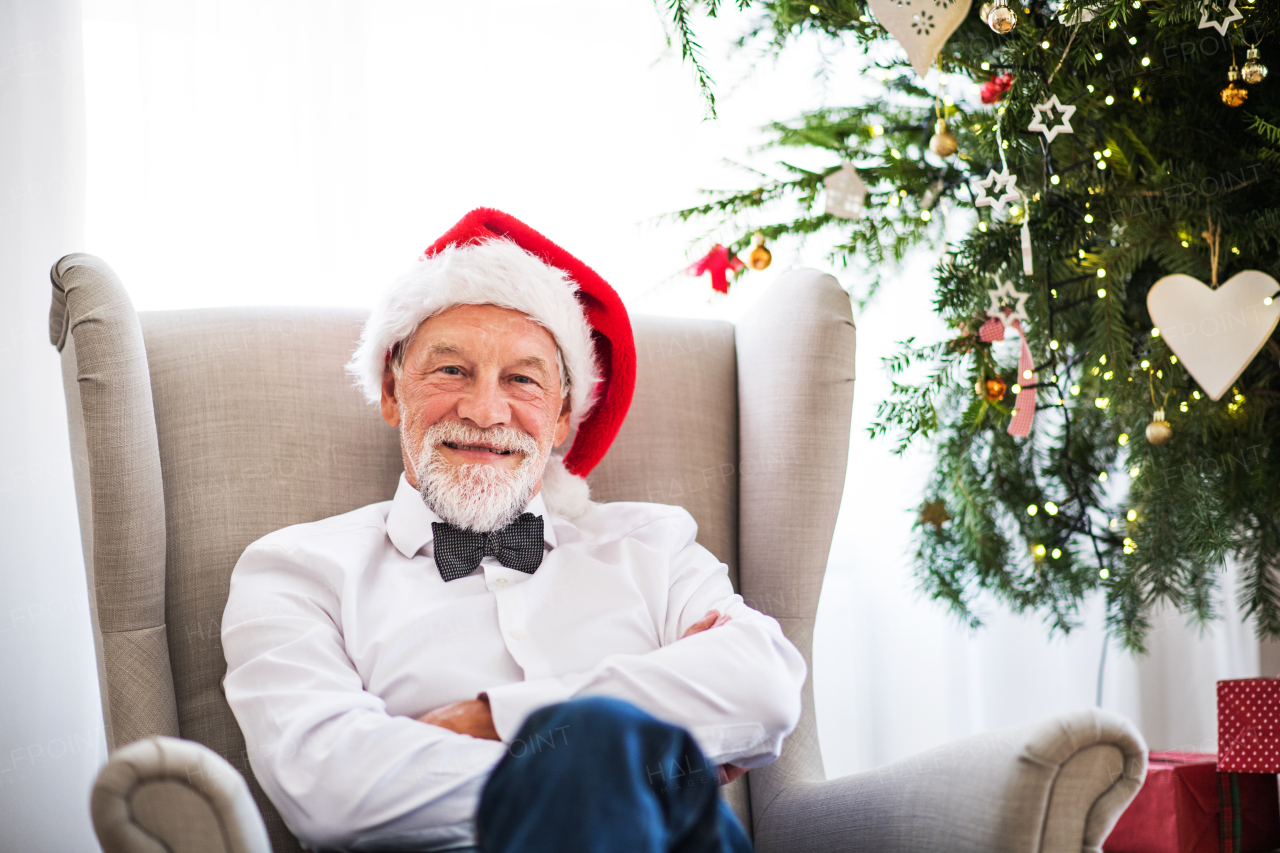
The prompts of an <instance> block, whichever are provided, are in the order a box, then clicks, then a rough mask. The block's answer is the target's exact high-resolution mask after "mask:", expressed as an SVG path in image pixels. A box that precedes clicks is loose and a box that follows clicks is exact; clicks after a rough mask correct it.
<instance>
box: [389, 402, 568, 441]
mask: <svg viewBox="0 0 1280 853" xmlns="http://www.w3.org/2000/svg"><path fill="white" fill-rule="evenodd" d="M383 394H384V396H385V394H386V392H385V391H384V392H383ZM568 437H569V398H568V397H566V398H565V400H564V405H563V406H561V407H560V417H558V418H556V436H555V443H553V444H552V445H551V446H552V447H559V446H560V445H562V444H564V440H565V439H566V438H568Z"/></svg>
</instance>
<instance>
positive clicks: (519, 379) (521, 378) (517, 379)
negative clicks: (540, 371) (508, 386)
mask: <svg viewBox="0 0 1280 853" xmlns="http://www.w3.org/2000/svg"><path fill="white" fill-rule="evenodd" d="M511 381H512V382H519V383H520V384H521V385H528V384H529V383H531V382H533V380H532V379H530V378H529V377H528V376H512V377H511Z"/></svg>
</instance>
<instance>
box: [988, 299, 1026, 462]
mask: <svg viewBox="0 0 1280 853" xmlns="http://www.w3.org/2000/svg"><path fill="white" fill-rule="evenodd" d="M987 296H989V297H990V299H991V306H990V307H989V308H988V309H987V316H988V317H989V318H990V319H988V320H987V322H985V323H983V324H982V328H980V329H979V330H978V338H979V340H983V341H988V342H991V341H1002V340H1004V326H1005V323H1008V324H1009V325H1010V326H1012V327H1013V328H1014V331H1016V332H1017V333H1018V337H1019V338H1021V346H1020V347H1019V353H1018V377H1019V378H1018V386H1019V387H1018V396H1017V397H1015V398H1014V401H1013V407H1014V408H1013V419H1012V420H1011V421H1010V422H1009V430H1008V432H1009V434H1010V435H1014V436H1018V437H1020V438H1026V437H1027V436H1028V435H1030V434H1031V424H1032V422H1033V421H1034V420H1035V417H1036V389H1035V385H1036V374H1035V372H1034V370H1035V363H1034V362H1033V361H1032V360H1031V348H1030V347H1029V346H1027V334H1026V332H1024V331H1023V330H1022V321H1023V320H1027V319H1028V317H1027V297H1029V296H1030V294H1029V293H1022V292H1021V291H1018V290H1014V288H1013V282H1011V281H1006V282H1003V283H1002V282H1000V281H999V280H998V279H997V280H996V287H995V289H993V290H989V291H987Z"/></svg>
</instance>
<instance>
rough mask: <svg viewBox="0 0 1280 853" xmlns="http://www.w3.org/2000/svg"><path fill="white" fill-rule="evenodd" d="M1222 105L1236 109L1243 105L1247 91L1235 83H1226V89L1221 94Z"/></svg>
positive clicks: (1246, 97)
mask: <svg viewBox="0 0 1280 853" xmlns="http://www.w3.org/2000/svg"><path fill="white" fill-rule="evenodd" d="M1221 94H1222V103H1224V104H1226V105H1227V106H1229V107H1238V106H1240V105H1241V104H1243V103H1244V102H1245V101H1246V100H1247V99H1248V97H1249V90H1248V89H1242V88H1240V87H1239V86H1237V85H1236V84H1235V83H1228V84H1227V88H1225V89H1223V90H1222V92H1221Z"/></svg>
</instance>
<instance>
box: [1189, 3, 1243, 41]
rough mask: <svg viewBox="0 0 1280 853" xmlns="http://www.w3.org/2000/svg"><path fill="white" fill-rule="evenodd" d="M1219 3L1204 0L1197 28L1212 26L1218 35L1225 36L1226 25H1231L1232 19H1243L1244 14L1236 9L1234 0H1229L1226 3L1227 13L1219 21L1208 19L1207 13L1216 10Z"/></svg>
mask: <svg viewBox="0 0 1280 853" xmlns="http://www.w3.org/2000/svg"><path fill="white" fill-rule="evenodd" d="M1219 5H1220V4H1218V3H1215V2H1212V0H1206V2H1205V4H1204V6H1202V7H1201V13H1200V26H1199V29H1202V30H1203V29H1207V28H1209V27H1213V28H1214V29H1215V30H1217V31H1218V35H1220V36H1225V35H1226V34H1227V27H1229V26H1231V24H1232V23H1233V22H1234V21H1242V20H1244V15H1241V14H1240V12H1239V10H1238V9H1236V0H1229V2H1228V3H1227V12H1228V13H1229V14H1228V15H1227V16H1226V17H1225V18H1223V19H1222V20H1221V21H1211V20H1209V13H1210V12H1216V11H1218V8H1219Z"/></svg>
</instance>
